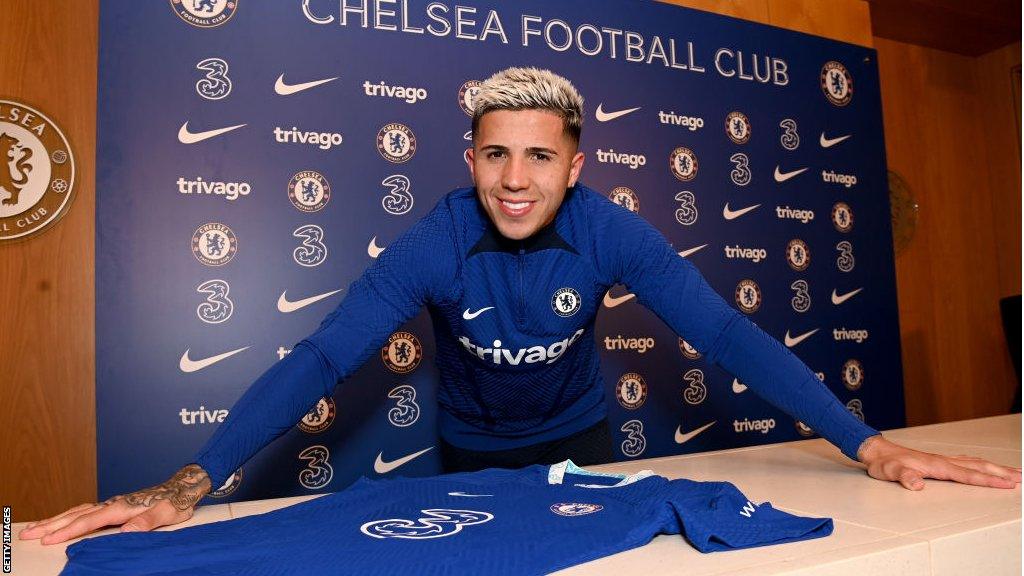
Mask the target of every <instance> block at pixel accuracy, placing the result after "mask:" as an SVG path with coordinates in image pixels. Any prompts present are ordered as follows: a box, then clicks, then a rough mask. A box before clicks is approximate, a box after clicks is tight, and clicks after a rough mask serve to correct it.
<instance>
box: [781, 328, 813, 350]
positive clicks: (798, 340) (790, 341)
mask: <svg viewBox="0 0 1024 576" xmlns="http://www.w3.org/2000/svg"><path fill="white" fill-rule="evenodd" d="M818 330H820V328H815V329H814V330H811V331H810V332H804V333H803V334H801V335H799V336H797V337H795V338H794V337H792V336H790V335H789V330H786V346H788V347H790V348H792V347H793V346H796V345H797V344H799V343H801V342H803V341H804V340H807V339H808V338H810V337H811V336H812V335H813V334H814V333H815V332H817V331H818Z"/></svg>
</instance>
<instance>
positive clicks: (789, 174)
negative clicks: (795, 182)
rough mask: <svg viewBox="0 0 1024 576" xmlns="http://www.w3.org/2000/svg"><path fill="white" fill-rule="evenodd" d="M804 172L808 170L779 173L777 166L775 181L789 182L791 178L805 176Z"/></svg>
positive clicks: (801, 169)
mask: <svg viewBox="0 0 1024 576" xmlns="http://www.w3.org/2000/svg"><path fill="white" fill-rule="evenodd" d="M804 172H807V168H800V169H799V170H793V171H791V172H780V171H779V167H778V166H776V167H775V181H776V182H785V181H786V180H789V179H790V178H792V177H794V176H799V175H800V174H803V173H804Z"/></svg>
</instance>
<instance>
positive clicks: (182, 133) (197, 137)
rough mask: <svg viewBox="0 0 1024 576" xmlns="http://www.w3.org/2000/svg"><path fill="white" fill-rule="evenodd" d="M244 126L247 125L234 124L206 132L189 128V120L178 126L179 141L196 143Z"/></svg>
mask: <svg viewBox="0 0 1024 576" xmlns="http://www.w3.org/2000/svg"><path fill="white" fill-rule="evenodd" d="M242 126H245V124H236V125H234V126H227V127H224V128H217V129H214V130H207V131H205V132H190V131H189V129H188V121H186V122H185V123H184V124H182V125H181V128H178V142H181V143H182V144H195V143H196V142H202V141H203V140H208V139H210V138H213V137H214V136H220V135H221V134H224V133H226V132H231V131H232V130H236V129H238V128H241V127H242Z"/></svg>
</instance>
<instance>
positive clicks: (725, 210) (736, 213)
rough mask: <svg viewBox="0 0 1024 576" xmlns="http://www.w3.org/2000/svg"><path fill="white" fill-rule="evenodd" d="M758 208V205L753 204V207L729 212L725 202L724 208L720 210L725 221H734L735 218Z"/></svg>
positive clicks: (727, 204)
mask: <svg viewBox="0 0 1024 576" xmlns="http://www.w3.org/2000/svg"><path fill="white" fill-rule="evenodd" d="M760 206H761V205H760V204H754V205H753V206H747V207H746V208H740V209H739V210H730V209H729V203H728V202H726V203H725V208H722V217H724V218H725V219H726V220H735V219H736V218H739V217H740V216H743V215H744V214H746V213H747V212H750V211H751V210H754V209H755V208H758V207H760Z"/></svg>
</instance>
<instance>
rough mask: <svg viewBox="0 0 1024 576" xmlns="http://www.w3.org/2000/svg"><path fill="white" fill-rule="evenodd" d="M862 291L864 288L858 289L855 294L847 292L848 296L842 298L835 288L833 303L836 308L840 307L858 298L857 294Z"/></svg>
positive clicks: (833, 290) (844, 295)
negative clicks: (851, 299) (855, 297)
mask: <svg viewBox="0 0 1024 576" xmlns="http://www.w3.org/2000/svg"><path fill="white" fill-rule="evenodd" d="M861 290H863V288H857V289H856V290H854V291H853V292H847V293H846V294H843V295H842V296H840V295H838V294H836V291H835V288H833V289H832V303H833V304H835V305H836V306H839V305H840V304H842V303H843V302H846V301H847V300H849V299H850V298H853V297H854V296H856V295H857V293H858V292H860V291H861Z"/></svg>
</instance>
